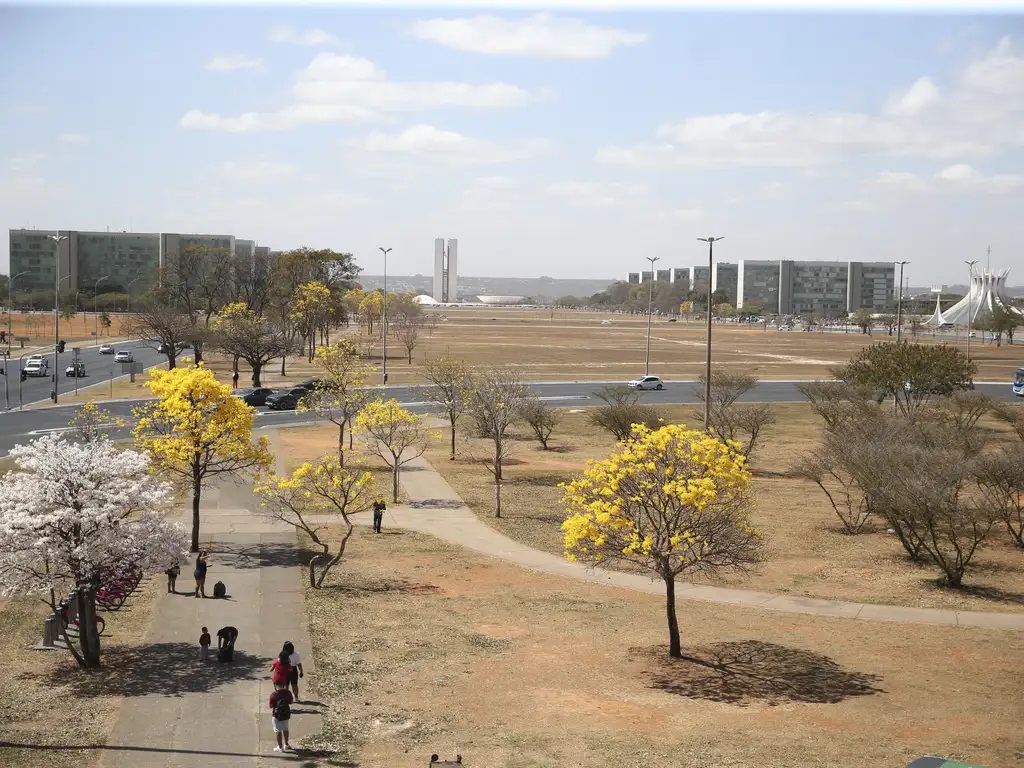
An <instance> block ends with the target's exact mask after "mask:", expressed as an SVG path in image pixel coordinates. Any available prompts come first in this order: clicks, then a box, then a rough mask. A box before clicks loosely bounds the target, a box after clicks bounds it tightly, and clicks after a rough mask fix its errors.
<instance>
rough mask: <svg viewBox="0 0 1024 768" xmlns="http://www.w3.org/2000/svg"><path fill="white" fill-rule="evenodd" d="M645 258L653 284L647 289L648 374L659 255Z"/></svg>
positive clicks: (647, 370) (646, 364) (649, 370)
mask: <svg viewBox="0 0 1024 768" xmlns="http://www.w3.org/2000/svg"><path fill="white" fill-rule="evenodd" d="M644 258H645V259H647V260H648V261H649V262H651V285H650V288H649V289H648V290H647V353H646V354H645V355H644V376H647V375H648V374H649V373H650V372H651V313H652V309H653V301H654V276H655V275H656V274H657V273H656V272H655V271H654V262H656V261H657V260H658V257H657V256H645V257H644Z"/></svg>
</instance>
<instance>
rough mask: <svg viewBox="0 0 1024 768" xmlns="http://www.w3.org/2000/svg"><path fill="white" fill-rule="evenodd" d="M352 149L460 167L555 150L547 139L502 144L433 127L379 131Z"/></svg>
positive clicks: (353, 145) (526, 157) (415, 126)
mask: <svg viewBox="0 0 1024 768" xmlns="http://www.w3.org/2000/svg"><path fill="white" fill-rule="evenodd" d="M351 146H352V148H354V149H357V150H358V151H359V152H361V153H370V154H372V155H377V156H379V157H391V158H397V159H402V160H414V161H415V162H416V163H417V164H420V163H429V164H431V165H441V166H445V167H457V168H464V167H470V166H480V165H497V164H500V163H507V162H512V161H516V160H526V159H529V158H532V157H536V156H538V155H543V154H545V153H547V152H550V151H551V149H552V144H551V142H549V141H547V140H546V139H532V140H526V141H512V142H506V143H501V142H494V141H487V140H485V139H475V138H470V137H468V136H464V135H463V134H461V133H456V132H455V131H443V130H440V129H438V128H435V127H434V126H431V125H414V126H412V127H410V128H407V129H406V130H404V131H402V132H401V133H397V134H387V133H382V132H379V131H375V132H373V133H371V134H370V135H369V136H367V137H366V138H364V139H362V140H361V141H358V142H354V143H353V144H352V145H351Z"/></svg>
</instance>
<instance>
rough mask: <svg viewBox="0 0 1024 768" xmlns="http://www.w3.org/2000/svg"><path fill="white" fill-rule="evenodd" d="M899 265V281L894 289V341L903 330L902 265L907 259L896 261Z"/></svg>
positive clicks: (899, 336) (906, 262) (907, 262)
mask: <svg viewBox="0 0 1024 768" xmlns="http://www.w3.org/2000/svg"><path fill="white" fill-rule="evenodd" d="M896 263H897V264H899V266H900V281H899V283H898V286H899V287H898V288H897V289H896V290H897V292H896V341H899V340H900V338H901V336H902V331H903V322H902V317H903V266H904V265H905V264H909V263H910V262H909V261H897V262H896Z"/></svg>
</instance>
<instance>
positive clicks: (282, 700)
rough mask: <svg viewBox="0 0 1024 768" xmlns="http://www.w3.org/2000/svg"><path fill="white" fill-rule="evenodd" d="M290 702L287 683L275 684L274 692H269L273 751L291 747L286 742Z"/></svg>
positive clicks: (290, 713) (290, 710)
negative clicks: (273, 742)
mask: <svg viewBox="0 0 1024 768" xmlns="http://www.w3.org/2000/svg"><path fill="white" fill-rule="evenodd" d="M291 703H292V692H291V691H289V690H288V684H287V683H282V684H281V685H275V686H274V692H273V693H272V694H270V722H271V724H272V725H273V727H274V736H275V737H276V738H277V746H276V747H274V751H275V752H287V751H288V750H289V749H291V748H292V745H291V744H289V743H288V722H289V721H290V720H291V719H292V708H291Z"/></svg>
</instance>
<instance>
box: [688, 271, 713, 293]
mask: <svg viewBox="0 0 1024 768" xmlns="http://www.w3.org/2000/svg"><path fill="white" fill-rule="evenodd" d="M710 282H711V281H710V274H709V270H708V268H707V267H690V290H691V291H697V292H698V293H705V294H706V293H707V292H708V284H709V283H710Z"/></svg>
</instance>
